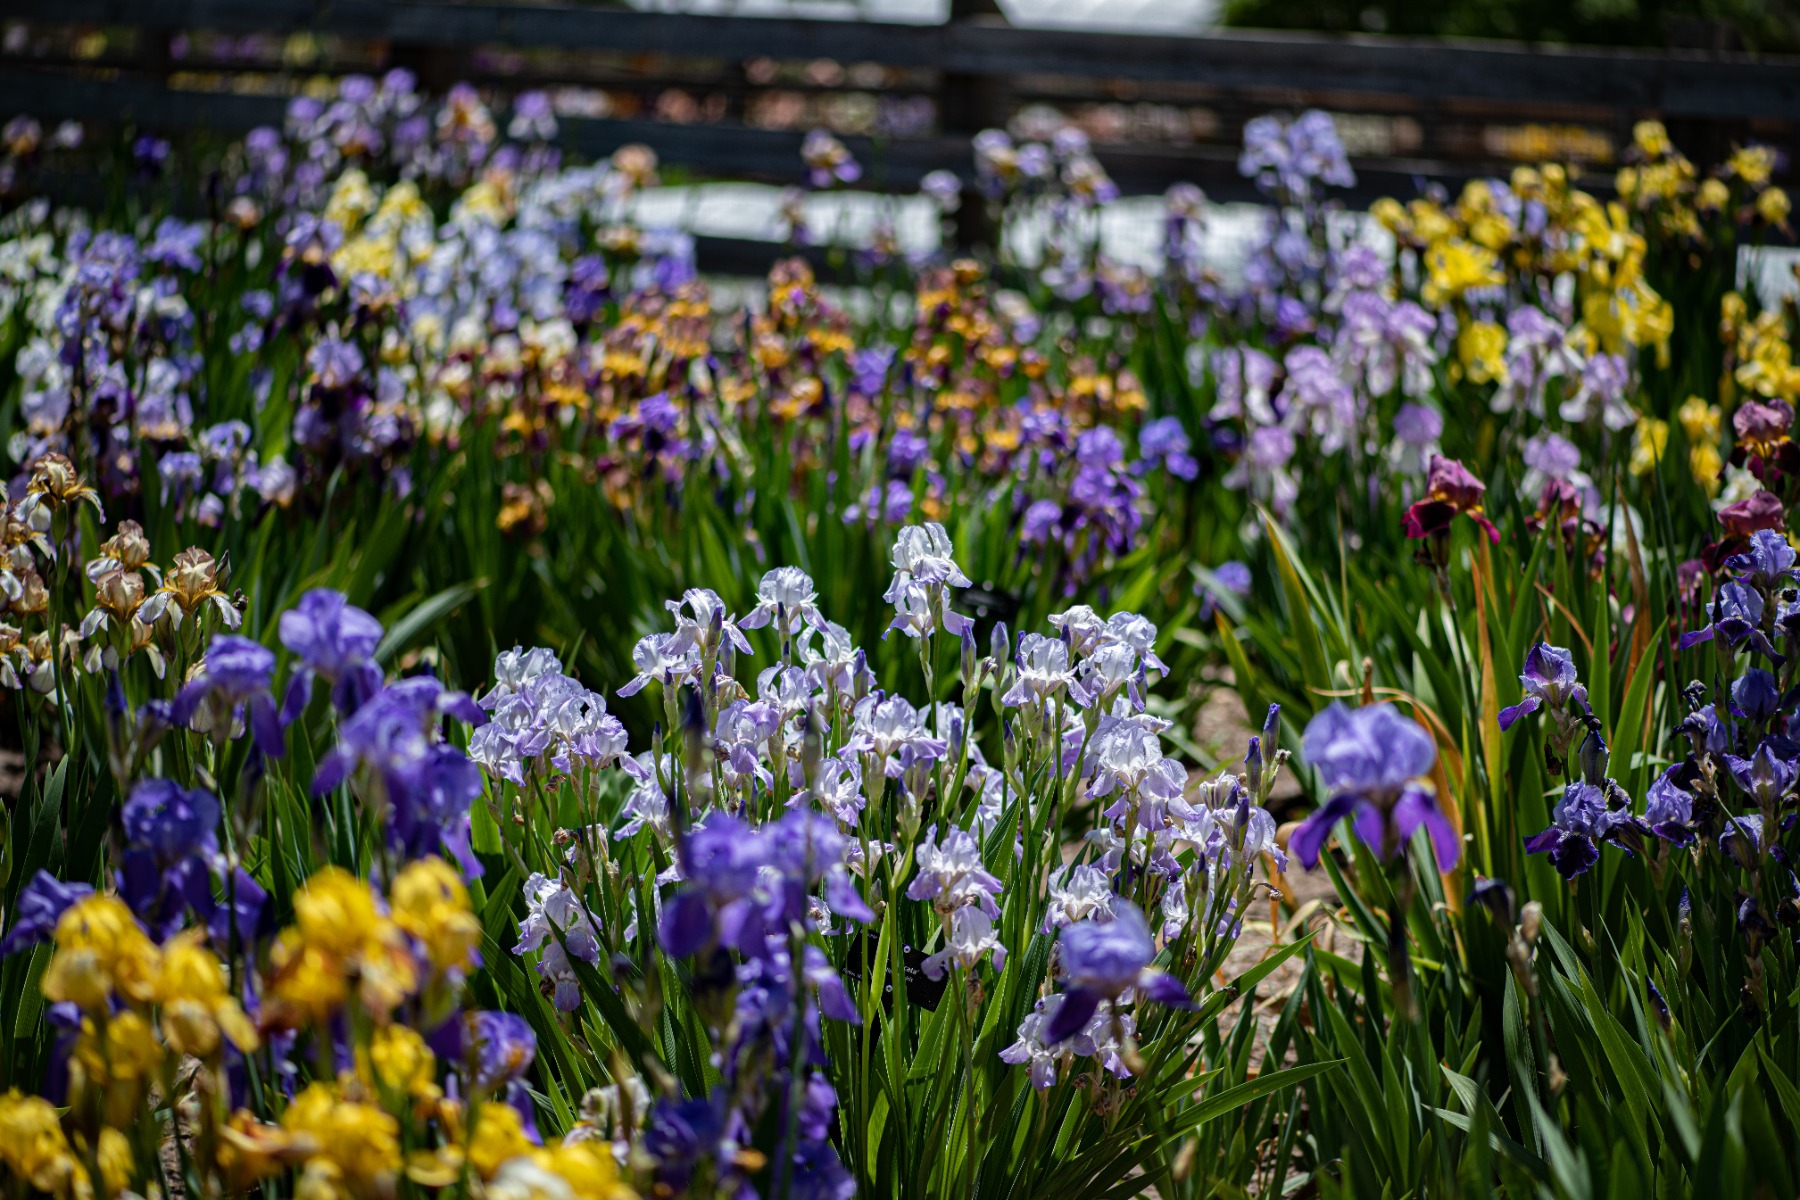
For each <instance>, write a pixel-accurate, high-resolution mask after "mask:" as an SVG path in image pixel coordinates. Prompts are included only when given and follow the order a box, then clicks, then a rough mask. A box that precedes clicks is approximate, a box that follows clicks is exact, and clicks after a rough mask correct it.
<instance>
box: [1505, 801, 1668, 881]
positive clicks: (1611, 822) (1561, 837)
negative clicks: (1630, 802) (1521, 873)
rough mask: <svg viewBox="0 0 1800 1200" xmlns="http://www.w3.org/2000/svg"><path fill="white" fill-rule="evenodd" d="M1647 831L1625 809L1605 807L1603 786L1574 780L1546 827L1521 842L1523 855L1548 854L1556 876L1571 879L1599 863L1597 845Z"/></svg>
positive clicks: (1647, 830) (1646, 827)
mask: <svg viewBox="0 0 1800 1200" xmlns="http://www.w3.org/2000/svg"><path fill="white" fill-rule="evenodd" d="M1606 786H1607V787H1610V786H1611V785H1610V784H1608V785H1606ZM1647 832H1650V829H1649V827H1648V826H1647V825H1645V824H1644V822H1642V821H1640V820H1638V819H1637V818H1636V817H1633V816H1632V815H1631V813H1630V812H1629V811H1628V810H1627V809H1625V808H1623V807H1617V808H1614V807H1609V806H1608V804H1607V792H1606V787H1602V786H1601V785H1599V784H1595V783H1590V782H1588V781H1586V780H1576V781H1574V782H1572V783H1570V784H1569V785H1568V786H1567V787H1565V788H1564V789H1563V794H1562V799H1560V800H1558V801H1557V802H1556V808H1555V809H1554V810H1553V811H1552V812H1551V814H1550V827H1549V828H1547V829H1545V830H1544V831H1543V832H1542V833H1538V834H1534V835H1532V836H1531V837H1528V838H1526V839H1525V852H1526V853H1527V854H1544V853H1548V854H1549V855H1550V863H1551V865H1552V866H1554V867H1555V868H1556V872H1557V874H1559V875H1561V876H1562V877H1563V878H1564V879H1573V878H1575V876H1577V875H1579V874H1581V873H1582V872H1583V871H1586V870H1587V869H1588V868H1589V867H1591V866H1593V865H1594V863H1595V862H1596V861H1598V860H1599V858H1600V843H1601V842H1613V843H1614V844H1619V843H1620V840H1621V838H1623V837H1625V836H1627V835H1629V834H1633V833H1635V834H1640V835H1641V834H1643V833H1647Z"/></svg>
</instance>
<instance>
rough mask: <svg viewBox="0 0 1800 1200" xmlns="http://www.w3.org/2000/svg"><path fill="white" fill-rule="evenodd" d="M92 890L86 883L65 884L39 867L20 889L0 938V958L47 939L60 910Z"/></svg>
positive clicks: (61, 913) (88, 894) (59, 915)
mask: <svg viewBox="0 0 1800 1200" xmlns="http://www.w3.org/2000/svg"><path fill="white" fill-rule="evenodd" d="M93 894H94V889H93V888H91V887H89V886H88V885H87V884H85V883H64V882H63V881H62V880H60V879H58V878H57V877H56V876H54V875H52V874H50V872H48V871H45V870H42V869H39V871H38V873H37V874H36V875H33V876H32V877H31V882H30V883H27V884H26V885H25V886H24V888H22V889H21V890H20V892H19V897H18V899H17V900H16V901H15V902H14V904H13V911H12V913H11V914H10V915H11V916H12V928H10V929H8V930H7V931H6V938H5V939H4V940H0V958H5V957H6V956H7V955H10V954H17V953H18V952H19V951H21V950H23V949H25V948H26V947H27V946H35V945H37V944H38V943H39V942H43V941H46V940H48V938H49V937H50V934H51V932H52V931H53V930H55V928H56V923H57V921H59V920H61V919H62V915H63V911H64V910H65V909H67V908H68V907H69V905H71V904H73V903H75V902H76V901H77V900H79V899H81V898H82V897H83V896H91V895H93Z"/></svg>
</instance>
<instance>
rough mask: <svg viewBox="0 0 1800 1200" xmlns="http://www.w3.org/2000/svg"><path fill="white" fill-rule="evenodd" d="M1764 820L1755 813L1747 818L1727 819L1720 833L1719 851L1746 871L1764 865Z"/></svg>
mask: <svg viewBox="0 0 1800 1200" xmlns="http://www.w3.org/2000/svg"><path fill="white" fill-rule="evenodd" d="M1762 843H1763V819H1762V818H1761V817H1760V816H1757V815H1756V814H1755V813H1751V814H1750V815H1749V816H1746V817H1726V818H1725V828H1724V829H1722V830H1720V831H1719V849H1720V851H1722V852H1723V853H1725V854H1729V855H1730V856H1731V857H1732V858H1733V859H1735V860H1736V861H1737V864H1738V866H1740V867H1742V868H1744V870H1746V871H1754V870H1756V869H1757V868H1758V867H1759V866H1761V865H1762Z"/></svg>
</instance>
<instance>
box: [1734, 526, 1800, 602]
mask: <svg viewBox="0 0 1800 1200" xmlns="http://www.w3.org/2000/svg"><path fill="white" fill-rule="evenodd" d="M1725 566H1726V567H1727V568H1729V569H1730V570H1733V571H1736V572H1738V582H1739V583H1747V584H1750V585H1751V586H1752V587H1754V588H1756V590H1757V591H1759V592H1763V593H1765V594H1766V593H1768V592H1771V591H1773V590H1775V589H1776V588H1778V587H1781V586H1783V585H1785V584H1786V583H1787V582H1788V581H1790V580H1792V579H1794V578H1796V577H1800V570H1796V569H1795V567H1794V548H1793V547H1792V546H1790V545H1788V541H1787V538H1785V537H1783V536H1782V535H1781V534H1780V533H1778V532H1776V531H1775V530H1773V529H1758V530H1757V531H1756V532H1755V533H1752V534H1751V535H1750V547H1749V549H1747V550H1745V551H1744V552H1743V553H1741V554H1734V555H1732V556H1731V557H1730V558H1728V559H1726V560H1725Z"/></svg>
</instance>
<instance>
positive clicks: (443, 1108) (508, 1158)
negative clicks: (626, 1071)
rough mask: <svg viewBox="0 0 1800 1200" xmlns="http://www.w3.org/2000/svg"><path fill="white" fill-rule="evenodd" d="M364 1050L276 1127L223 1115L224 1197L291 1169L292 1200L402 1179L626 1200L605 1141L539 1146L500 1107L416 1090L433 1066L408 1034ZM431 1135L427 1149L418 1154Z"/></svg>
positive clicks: (371, 1193) (389, 1035)
mask: <svg viewBox="0 0 1800 1200" xmlns="http://www.w3.org/2000/svg"><path fill="white" fill-rule="evenodd" d="M374 1041H375V1046H376V1051H375V1054H376V1055H377V1057H375V1058H374V1061H373V1063H372V1064H371V1062H369V1061H368V1060H364V1061H362V1062H361V1063H360V1064H359V1069H358V1070H357V1071H355V1072H345V1073H343V1074H342V1075H341V1076H340V1077H339V1078H338V1079H337V1080H336V1081H333V1082H328V1083H327V1082H318V1083H313V1084H310V1085H308V1086H307V1087H306V1088H305V1089H304V1090H302V1091H301V1092H300V1094H299V1095H297V1096H295V1097H294V1099H293V1101H292V1102H291V1103H290V1104H289V1105H288V1106H287V1109H286V1110H285V1111H284V1112H283V1113H282V1115H281V1120H280V1121H279V1122H278V1123H273V1124H270V1123H263V1122H259V1121H257V1120H255V1119H254V1118H253V1117H252V1116H251V1115H250V1114H249V1113H248V1112H245V1111H242V1110H240V1111H238V1112H237V1113H235V1114H233V1116H232V1118H231V1120H230V1122H229V1123H228V1124H227V1125H226V1126H225V1127H224V1128H223V1129H222V1130H221V1131H220V1142H219V1145H220V1149H219V1169H220V1176H221V1180H222V1183H223V1185H224V1187H225V1189H226V1190H227V1191H228V1192H230V1193H232V1194H239V1193H242V1192H244V1191H247V1190H249V1189H250V1188H252V1187H254V1186H255V1185H256V1184H258V1183H260V1182H261V1181H263V1180H265V1179H269V1178H272V1177H275V1176H278V1175H281V1174H282V1173H284V1172H286V1171H288V1170H290V1169H291V1170H295V1171H296V1172H297V1178H296V1183H295V1187H294V1196H295V1200H376V1198H379V1197H387V1196H391V1195H393V1193H394V1191H395V1189H396V1187H397V1186H398V1184H399V1183H400V1181H401V1180H402V1179H405V1180H407V1181H410V1182H411V1183H414V1184H417V1185H419V1186H421V1187H426V1188H432V1189H440V1188H451V1187H455V1186H457V1185H458V1184H460V1183H463V1182H465V1181H466V1182H467V1183H468V1184H469V1185H471V1186H472V1187H473V1188H474V1189H475V1190H476V1192H477V1194H483V1195H486V1196H488V1197H491V1198H493V1200H515V1198H517V1200H527V1198H530V1200H634V1197H635V1196H636V1193H635V1192H634V1191H632V1189H631V1188H630V1187H629V1186H628V1185H627V1184H625V1183H624V1182H623V1181H622V1180H621V1179H620V1174H619V1167H618V1163H617V1162H616V1161H615V1160H614V1158H613V1155H612V1147H611V1144H610V1143H609V1142H607V1141H605V1140H603V1139H600V1138H594V1137H583V1136H580V1134H582V1133H585V1132H587V1131H586V1130H585V1128H583V1129H580V1130H578V1131H577V1134H576V1135H572V1136H570V1137H568V1138H565V1139H563V1140H562V1141H561V1142H559V1143H555V1144H551V1145H545V1146H540V1145H537V1144H536V1143H534V1142H533V1141H532V1140H531V1139H530V1138H529V1137H527V1136H526V1134H525V1129H524V1125H523V1122H522V1121H521V1119H520V1117H519V1113H518V1110H517V1109H515V1108H513V1107H512V1106H511V1105H509V1104H505V1103H500V1102H497V1101H488V1102H485V1103H480V1104H474V1103H471V1104H469V1105H468V1106H466V1107H465V1106H464V1105H463V1104H462V1103H460V1102H457V1101H451V1100H444V1099H441V1098H439V1097H438V1095H437V1089H436V1087H435V1085H432V1084H429V1083H424V1082H422V1081H425V1080H429V1079H430V1078H431V1076H432V1074H433V1071H434V1068H435V1062H434V1059H433V1057H432V1054H431V1050H430V1048H429V1047H427V1046H426V1045H425V1043H424V1042H423V1040H422V1039H420V1038H419V1036H418V1034H417V1033H415V1032H414V1031H413V1030H412V1029H410V1028H408V1027H405V1026H399V1025H396V1026H391V1027H389V1029H388V1030H386V1031H383V1032H382V1033H380V1034H378V1035H377V1036H376V1038H375V1039H374ZM396 1113H399V1114H401V1115H396ZM427 1122H429V1127H427ZM471 1124H472V1125H473V1128H472V1129H470V1128H469V1126H470V1125H471ZM432 1131H435V1135H433V1133H432ZM431 1136H435V1139H436V1141H437V1143H438V1144H437V1145H435V1146H432V1147H430V1148H423V1147H421V1146H420V1145H419V1142H420V1140H421V1138H424V1137H431ZM409 1146H410V1147H414V1148H412V1149H410V1150H409V1149H408V1147H409Z"/></svg>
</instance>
